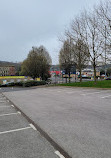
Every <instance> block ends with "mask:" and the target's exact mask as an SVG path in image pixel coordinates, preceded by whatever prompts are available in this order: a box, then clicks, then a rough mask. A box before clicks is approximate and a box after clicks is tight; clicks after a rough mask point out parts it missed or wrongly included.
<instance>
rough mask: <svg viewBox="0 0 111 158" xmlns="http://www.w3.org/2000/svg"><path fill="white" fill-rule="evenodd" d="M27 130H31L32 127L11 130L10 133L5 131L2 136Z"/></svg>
mask: <svg viewBox="0 0 111 158" xmlns="http://www.w3.org/2000/svg"><path fill="white" fill-rule="evenodd" d="M25 129H31V127H25V128H19V129H14V130H10V131H4V132H0V134H6V133H12V132H17V131H23V130H25Z"/></svg>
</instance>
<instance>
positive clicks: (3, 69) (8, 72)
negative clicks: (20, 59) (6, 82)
mask: <svg viewBox="0 0 111 158" xmlns="http://www.w3.org/2000/svg"><path fill="white" fill-rule="evenodd" d="M15 74H16V70H15V66H0V76H15Z"/></svg>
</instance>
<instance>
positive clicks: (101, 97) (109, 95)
mask: <svg viewBox="0 0 111 158" xmlns="http://www.w3.org/2000/svg"><path fill="white" fill-rule="evenodd" d="M109 97H111V95H107V96H104V97H101V98H102V99H104V98H109Z"/></svg>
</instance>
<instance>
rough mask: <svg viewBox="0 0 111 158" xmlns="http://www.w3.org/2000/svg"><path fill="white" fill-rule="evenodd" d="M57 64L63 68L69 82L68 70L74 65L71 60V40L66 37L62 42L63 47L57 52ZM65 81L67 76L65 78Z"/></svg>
mask: <svg viewBox="0 0 111 158" xmlns="http://www.w3.org/2000/svg"><path fill="white" fill-rule="evenodd" d="M59 64H60V67H61V69H63V70H65V73H66V74H68V76H69V82H70V72H71V68H72V66H73V65H74V61H73V54H72V50H71V41H70V40H69V39H67V40H66V41H64V43H63V47H62V48H61V50H60V52H59ZM66 82H67V78H66Z"/></svg>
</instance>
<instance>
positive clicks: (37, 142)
mask: <svg viewBox="0 0 111 158" xmlns="http://www.w3.org/2000/svg"><path fill="white" fill-rule="evenodd" d="M55 152H57V151H56V150H55V149H54V148H53V147H52V146H51V144H50V143H49V142H48V141H47V140H46V139H45V138H44V137H42V136H41V134H40V133H39V132H38V131H37V130H36V128H35V127H34V126H33V124H31V123H30V122H28V120H27V119H26V118H24V117H23V116H22V114H21V113H20V112H19V111H17V110H16V109H15V107H14V105H13V104H11V103H10V102H9V101H8V100H7V99H6V98H5V96H4V95H2V94H1V93H0V158H49V157H54V158H58V157H57V155H56V153H55Z"/></svg>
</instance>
